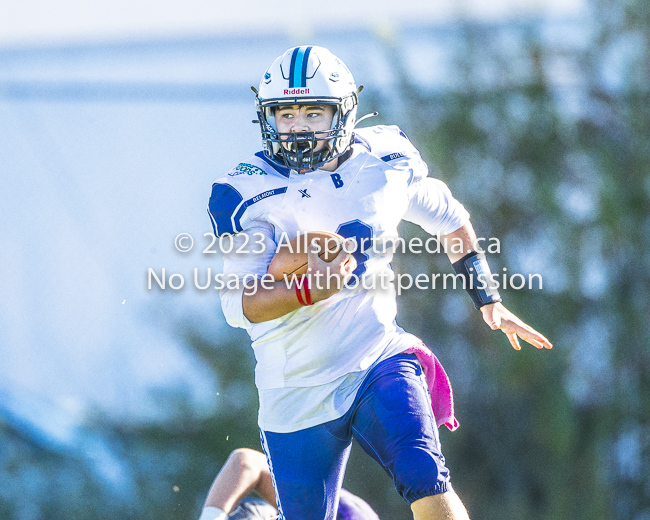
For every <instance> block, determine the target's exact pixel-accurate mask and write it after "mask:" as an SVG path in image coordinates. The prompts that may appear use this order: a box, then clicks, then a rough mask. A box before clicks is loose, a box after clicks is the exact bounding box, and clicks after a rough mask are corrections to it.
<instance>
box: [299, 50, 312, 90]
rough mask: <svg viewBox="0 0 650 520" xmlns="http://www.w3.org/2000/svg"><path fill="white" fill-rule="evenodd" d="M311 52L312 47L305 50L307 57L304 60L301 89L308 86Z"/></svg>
mask: <svg viewBox="0 0 650 520" xmlns="http://www.w3.org/2000/svg"><path fill="white" fill-rule="evenodd" d="M310 52H311V47H307V49H305V56H304V57H303V59H302V71H301V75H300V86H301V87H303V88H304V87H306V86H307V63H309V53H310Z"/></svg>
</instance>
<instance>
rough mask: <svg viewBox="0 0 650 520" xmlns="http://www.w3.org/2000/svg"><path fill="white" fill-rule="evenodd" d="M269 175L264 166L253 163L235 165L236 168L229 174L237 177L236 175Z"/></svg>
mask: <svg viewBox="0 0 650 520" xmlns="http://www.w3.org/2000/svg"><path fill="white" fill-rule="evenodd" d="M244 174H246V175H268V174H267V173H266V172H265V171H264V170H262V168H258V167H257V166H254V165H252V164H248V163H239V164H238V165H237V166H235V169H234V170H233V171H232V172H231V173H229V174H228V176H229V177H235V176H236V175H244Z"/></svg>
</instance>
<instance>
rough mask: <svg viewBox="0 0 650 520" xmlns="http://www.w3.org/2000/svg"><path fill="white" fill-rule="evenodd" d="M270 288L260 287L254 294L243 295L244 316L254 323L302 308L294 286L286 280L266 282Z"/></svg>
mask: <svg viewBox="0 0 650 520" xmlns="http://www.w3.org/2000/svg"><path fill="white" fill-rule="evenodd" d="M266 285H267V286H268V287H269V288H268V289H265V288H263V287H261V286H259V287H258V289H257V291H255V293H254V294H246V292H244V296H243V301H242V303H243V306H244V316H246V318H247V319H248V321H250V322H252V323H261V322H263V321H270V320H274V319H276V318H280V317H282V316H284V315H285V314H289V313H290V312H293V311H295V310H296V309H299V308H300V302H299V301H298V298H297V296H296V290H295V288H294V287H287V284H286V283H285V282H273V283H272V284H266Z"/></svg>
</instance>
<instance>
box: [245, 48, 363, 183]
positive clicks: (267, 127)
mask: <svg viewBox="0 0 650 520" xmlns="http://www.w3.org/2000/svg"><path fill="white" fill-rule="evenodd" d="M256 94H257V97H256V98H255V106H256V108H257V114H258V119H259V124H260V128H261V130H262V144H263V146H264V154H265V155H266V157H268V159H269V160H271V161H272V162H274V163H275V164H278V165H279V166H283V167H287V168H290V169H294V170H315V169H316V168H318V167H319V166H321V165H323V164H324V163H326V162H328V161H331V160H332V159H335V158H336V157H339V156H341V155H343V154H344V153H345V152H347V151H348V150H349V149H350V146H351V145H352V142H353V140H354V125H355V122H356V121H355V120H356V115H357V105H358V98H357V95H358V91H357V86H356V85H355V83H354V78H353V77H352V74H351V73H350V71H349V70H348V68H347V67H346V66H345V64H344V63H343V62H342V61H341V60H340V59H338V58H337V57H336V56H334V55H333V54H332V53H331V52H330V51H328V50H327V49H325V48H323V47H316V46H314V45H304V46H301V47H294V48H292V49H289V50H288V51H287V52H285V53H284V54H283V55H282V56H280V57H278V58H277V59H276V60H275V61H274V62H273V64H272V65H271V66H270V67H269V68H268V69H267V71H266V73H265V74H264V77H263V78H262V81H261V82H260V86H259V89H258V90H257V91H256ZM304 104H309V105H332V106H333V107H334V109H335V111H334V118H333V119H332V127H331V129H330V131H329V132H328V133H327V136H323V133H322V132H319V136H318V137H317V136H316V134H315V133H314V132H295V133H283V134H281V133H279V132H278V129H277V126H276V123H275V109H276V108H277V107H279V106H282V105H304ZM319 141H327V145H326V146H325V147H323V149H322V150H319V151H315V149H316V147H317V144H318V142H319ZM283 144H284V146H283Z"/></svg>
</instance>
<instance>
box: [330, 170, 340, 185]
mask: <svg viewBox="0 0 650 520" xmlns="http://www.w3.org/2000/svg"><path fill="white" fill-rule="evenodd" d="M330 177H332V182H333V183H334V186H336V187H337V188H340V187H341V186H343V181H342V180H341V176H340V175H339V174H338V173H333V174H332V175H331V176H330Z"/></svg>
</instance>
